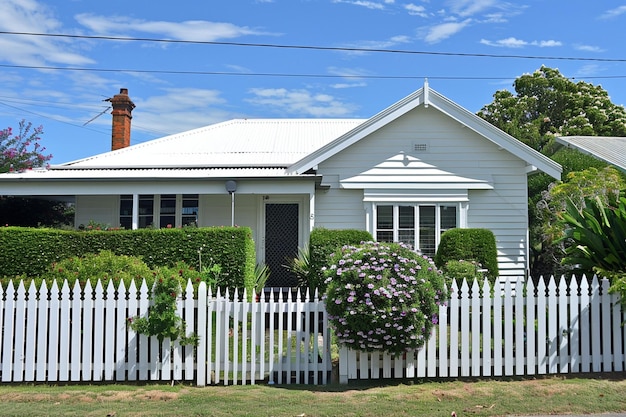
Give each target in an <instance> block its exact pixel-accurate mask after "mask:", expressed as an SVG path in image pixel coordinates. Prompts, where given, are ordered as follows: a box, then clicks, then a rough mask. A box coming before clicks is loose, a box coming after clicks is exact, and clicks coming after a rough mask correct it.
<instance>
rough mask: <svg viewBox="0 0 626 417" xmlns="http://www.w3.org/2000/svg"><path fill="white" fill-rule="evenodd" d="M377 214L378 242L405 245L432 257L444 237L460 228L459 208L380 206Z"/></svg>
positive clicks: (451, 206) (418, 205) (452, 206)
mask: <svg viewBox="0 0 626 417" xmlns="http://www.w3.org/2000/svg"><path fill="white" fill-rule="evenodd" d="M374 210H375V222H374V227H375V230H374V236H375V238H376V240H377V241H379V242H403V243H406V244H409V245H411V246H412V247H414V248H417V249H419V250H421V251H422V253H423V254H425V255H428V256H430V257H432V256H434V255H435V252H436V250H437V246H438V245H439V240H440V236H441V234H442V233H443V232H445V231H446V230H448V229H452V228H455V227H458V225H459V207H458V204H413V203H399V204H388V203H379V204H376V205H375V206H374Z"/></svg>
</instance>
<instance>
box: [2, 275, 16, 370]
mask: <svg viewBox="0 0 626 417" xmlns="http://www.w3.org/2000/svg"><path fill="white" fill-rule="evenodd" d="M4 310H5V312H4V328H3V332H4V333H3V335H2V382H10V381H12V379H13V343H14V339H13V331H14V327H15V322H14V321H13V313H14V311H15V288H14V286H13V281H9V284H8V285H7V289H6V301H5V303H4Z"/></svg>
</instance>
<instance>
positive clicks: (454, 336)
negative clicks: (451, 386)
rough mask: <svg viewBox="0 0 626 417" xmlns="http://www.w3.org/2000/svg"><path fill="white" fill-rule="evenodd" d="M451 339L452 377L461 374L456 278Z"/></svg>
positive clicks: (450, 367) (453, 293) (451, 308)
mask: <svg viewBox="0 0 626 417" xmlns="http://www.w3.org/2000/svg"><path fill="white" fill-rule="evenodd" d="M449 312H450V313H449V317H450V340H449V349H450V356H449V357H448V359H449V360H448V364H449V370H448V374H449V375H450V376H452V377H457V376H459V330H460V329H459V289H458V286H457V283H456V280H455V281H453V282H452V293H451V295H450V310H449Z"/></svg>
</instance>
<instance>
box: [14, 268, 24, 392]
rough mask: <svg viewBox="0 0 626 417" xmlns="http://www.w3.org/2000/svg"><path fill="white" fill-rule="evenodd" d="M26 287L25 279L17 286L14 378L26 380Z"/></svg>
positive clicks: (15, 379)
mask: <svg viewBox="0 0 626 417" xmlns="http://www.w3.org/2000/svg"><path fill="white" fill-rule="evenodd" d="M25 303H26V289H25V288H24V281H22V280H20V283H19V284H18V286H17V299H16V302H15V339H14V342H13V362H14V368H13V380H14V381H20V382H21V381H23V380H24V354H25V350H24V342H25V340H24V325H23V323H24V322H25V321H26V306H25Z"/></svg>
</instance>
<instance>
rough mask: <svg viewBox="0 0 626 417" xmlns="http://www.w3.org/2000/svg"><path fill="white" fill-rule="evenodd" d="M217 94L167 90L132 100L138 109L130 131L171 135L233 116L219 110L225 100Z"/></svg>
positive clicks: (187, 90)
mask: <svg viewBox="0 0 626 417" xmlns="http://www.w3.org/2000/svg"><path fill="white" fill-rule="evenodd" d="M131 93H132V92H131V91H129V94H131ZM220 94H221V93H220V92H219V91H217V90H207V89H199V88H166V89H163V90H162V94H159V95H154V96H150V97H147V98H145V99H141V98H133V102H134V103H135V104H136V106H137V107H136V108H135V110H134V111H133V129H135V128H137V129H141V130H147V131H153V132H159V133H161V134H166V133H170V134H171V133H176V132H182V131H185V130H189V129H194V128H197V127H201V126H206V125H209V124H212V123H217V122H221V121H224V120H227V119H230V118H232V117H233V114H232V113H229V112H227V111H225V110H222V109H221V107H223V105H224V103H225V100H224V99H223V98H222V97H220Z"/></svg>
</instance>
